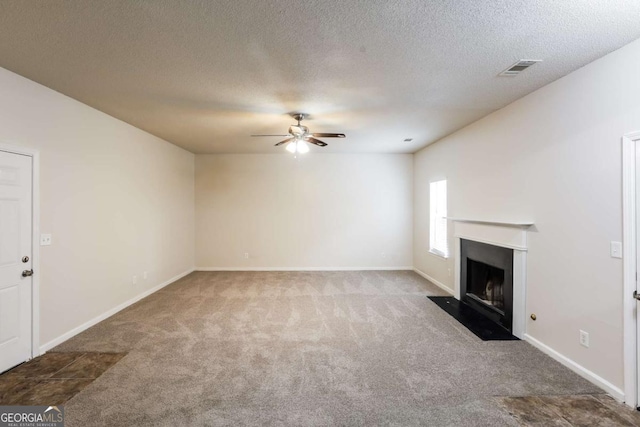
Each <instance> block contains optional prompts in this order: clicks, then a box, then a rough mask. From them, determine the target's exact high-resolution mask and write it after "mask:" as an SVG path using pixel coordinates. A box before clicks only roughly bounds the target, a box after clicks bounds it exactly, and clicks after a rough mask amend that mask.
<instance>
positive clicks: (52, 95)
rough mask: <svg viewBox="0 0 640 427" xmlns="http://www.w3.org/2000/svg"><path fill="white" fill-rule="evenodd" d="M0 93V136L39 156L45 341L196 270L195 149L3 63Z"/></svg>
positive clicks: (42, 332) (41, 294)
mask: <svg viewBox="0 0 640 427" xmlns="http://www.w3.org/2000/svg"><path fill="white" fill-rule="evenodd" d="M0 93H1V94H2V96H0V142H2V143H9V144H13V145H19V146H24V147H30V148H34V149H38V150H40V153H41V170H40V174H41V178H40V186H41V187H40V188H41V197H40V206H41V230H42V232H45V233H51V234H52V235H53V245H52V246H46V247H41V265H40V271H36V274H37V275H39V276H40V287H41V288H40V307H41V320H40V331H41V334H40V343H41V344H42V345H45V344H46V343H48V342H50V341H52V340H55V339H56V338H58V337H60V336H63V335H64V334H66V333H68V332H69V331H72V330H73V329H74V328H77V327H79V326H80V325H82V324H84V323H85V322H88V321H90V320H91V319H93V318H95V317H96V316H99V315H101V314H103V313H105V312H107V311H109V310H111V309H113V308H114V307H116V306H118V305H120V304H122V303H123V302H125V301H127V300H129V299H131V298H133V297H135V296H137V295H139V294H141V293H143V292H144V291H145V290H148V289H151V288H153V287H154V286H156V285H158V284H160V283H163V282H165V281H167V280H169V279H170V278H172V277H175V276H176V275H179V274H181V273H184V272H185V271H188V270H189V269H191V268H192V266H193V259H194V258H193V257H194V244H193V241H194V240H193V239H194V237H193V236H194V231H193V215H194V190H193V174H194V156H193V154H191V153H189V152H187V151H185V150H183V149H181V148H178V147H176V146H174V145H171V144H169V143H167V142H165V141H163V140H161V139H159V138H156V137H154V136H152V135H149V134H148V133H146V132H143V131H141V130H139V129H136V128H134V127H133V126H130V125H128V124H126V123H124V122H121V121H119V120H117V119H114V118H113V117H110V116H108V115H106V114H103V113H101V112H99V111H97V110H94V109H92V108H90V107H88V106H86V105H84V104H81V103H79V102H77V101H74V100H72V99H71V98H68V97H66V96H63V95H61V94H59V93H57V92H55V91H53V90H50V89H48V88H45V87H44V86H41V85H39V84H37V83H34V82H32V81H30V80H27V79H25V78H23V77H20V76H18V75H16V74H13V73H11V72H9V71H7V70H4V69H0ZM143 271H147V272H148V274H149V276H148V279H147V280H143V279H142V277H141V276H142V273H143ZM133 275H138V284H137V285H136V286H133V285H132V276H133Z"/></svg>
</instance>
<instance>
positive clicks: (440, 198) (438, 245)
mask: <svg viewBox="0 0 640 427" xmlns="http://www.w3.org/2000/svg"><path fill="white" fill-rule="evenodd" d="M429 192H430V205H429V210H430V224H429V252H431V253H434V254H436V255H440V256H441V257H445V258H448V257H449V244H448V243H447V219H446V217H447V180H442V181H436V182H432V183H431V185H430V186H429Z"/></svg>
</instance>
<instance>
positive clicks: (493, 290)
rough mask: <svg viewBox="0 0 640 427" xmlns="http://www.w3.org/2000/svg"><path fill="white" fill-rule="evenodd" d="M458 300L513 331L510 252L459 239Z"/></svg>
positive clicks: (502, 248)
mask: <svg viewBox="0 0 640 427" xmlns="http://www.w3.org/2000/svg"><path fill="white" fill-rule="evenodd" d="M460 300H461V301H462V302H464V303H466V304H467V305H469V306H471V307H472V308H474V309H475V310H476V311H478V312H480V313H481V314H483V315H484V316H486V317H488V318H489V319H491V320H493V321H494V322H496V323H499V324H501V325H502V326H504V327H505V328H506V329H508V330H509V331H512V323H513V249H509V248H504V247H501V246H495V245H490V244H487V243H482V242H477V241H473V240H466V239H460Z"/></svg>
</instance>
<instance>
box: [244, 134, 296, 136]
mask: <svg viewBox="0 0 640 427" xmlns="http://www.w3.org/2000/svg"><path fill="white" fill-rule="evenodd" d="M251 136H291V135H289V134H287V135H251Z"/></svg>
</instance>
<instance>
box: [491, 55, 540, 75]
mask: <svg viewBox="0 0 640 427" xmlns="http://www.w3.org/2000/svg"><path fill="white" fill-rule="evenodd" d="M536 62H542V59H521V60H520V61H518V62H516V63H515V64H513V65H512V66H511V67H509V68H507V69H506V70H504V71H503V72H501V73H500V74H498V75H499V76H502V77H513V76H517V75H518V74H520V73H521V72H522V71H524V70H526V69H527V68H529V67H531V66H532V65H533V64H535V63H536Z"/></svg>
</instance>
